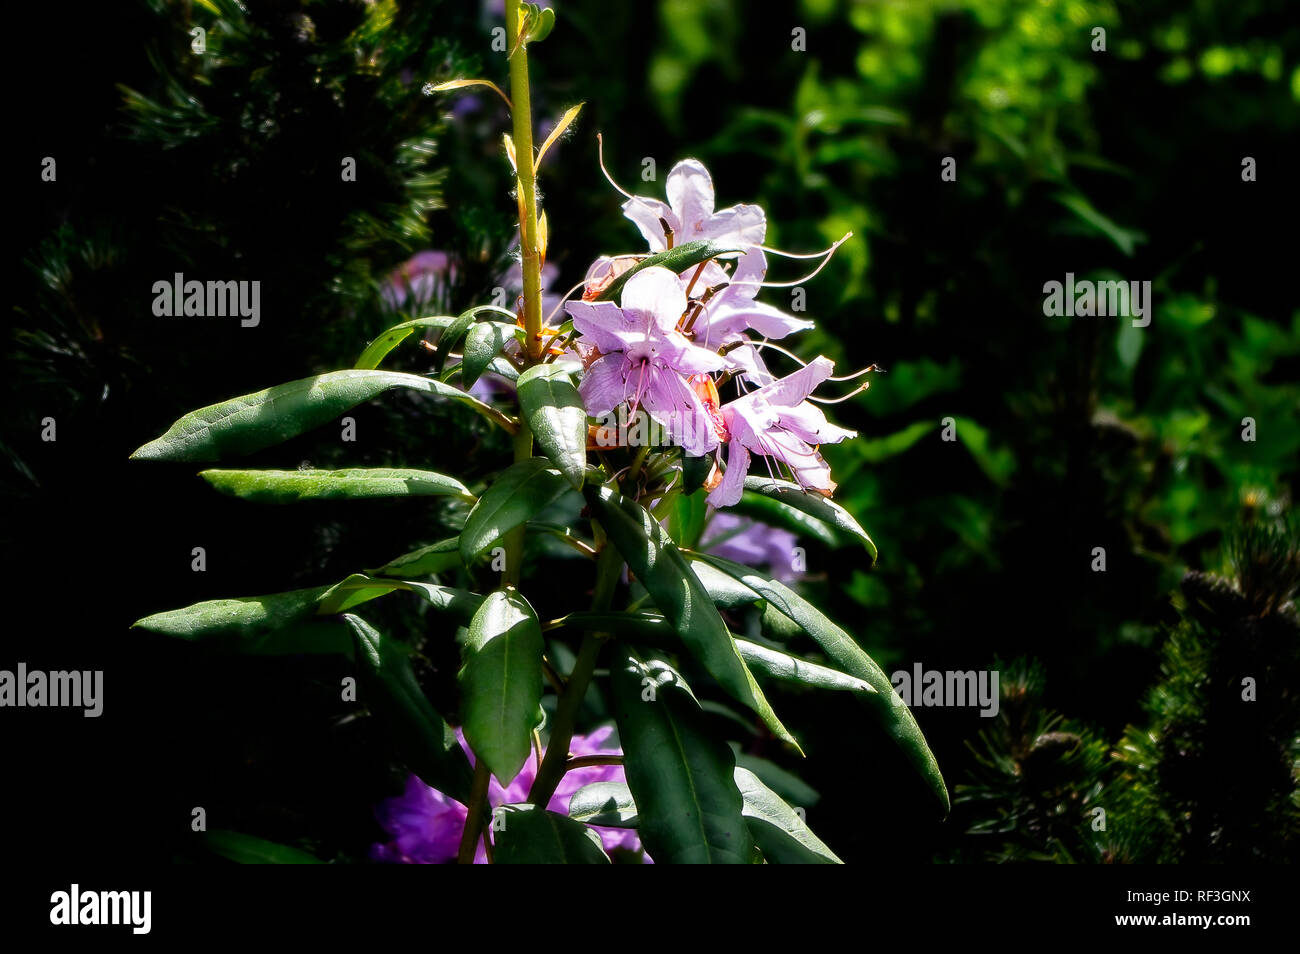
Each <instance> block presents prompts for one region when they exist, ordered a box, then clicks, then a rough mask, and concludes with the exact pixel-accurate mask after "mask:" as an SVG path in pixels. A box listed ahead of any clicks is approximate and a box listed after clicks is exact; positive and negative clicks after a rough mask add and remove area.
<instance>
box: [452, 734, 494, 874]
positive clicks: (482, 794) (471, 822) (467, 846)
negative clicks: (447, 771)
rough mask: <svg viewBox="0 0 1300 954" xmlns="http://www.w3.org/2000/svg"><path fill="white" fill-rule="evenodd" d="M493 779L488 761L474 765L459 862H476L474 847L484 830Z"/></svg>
mask: <svg viewBox="0 0 1300 954" xmlns="http://www.w3.org/2000/svg"><path fill="white" fill-rule="evenodd" d="M491 779H492V774H491V773H490V772H489V771H488V767H487V763H486V762H484V761H483V760H482V759H479V760H478V764H477V765H475V766H474V784H473V785H472V786H470V790H469V806H468V807H469V814H468V815H466V816H465V830H464V831H463V832H462V833H461V836H460V851H459V853H457V855H456V863H457V864H462V865H472V864H473V863H474V849H475V846H476V845H477V844H478V836H479V833H480V832H481V831H482V830H483V817H484V816H483V809H484V808H485V807H487V793H488V782H489V781H491Z"/></svg>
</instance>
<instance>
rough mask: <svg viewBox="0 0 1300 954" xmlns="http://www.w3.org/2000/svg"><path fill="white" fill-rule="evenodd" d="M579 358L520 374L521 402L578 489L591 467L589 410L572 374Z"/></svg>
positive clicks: (551, 454)
mask: <svg viewBox="0 0 1300 954" xmlns="http://www.w3.org/2000/svg"><path fill="white" fill-rule="evenodd" d="M578 368H579V366H578V365H577V363H576V362H572V361H563V362H555V363H552V364H538V365H534V366H533V367H531V368H529V369H528V370H527V371H525V372H524V373H523V374H521V375H519V381H518V383H517V385H516V386H517V387H518V389H519V406H520V407H521V408H522V410H523V416H524V420H526V421H527V422H528V426H529V427H530V428H532V431H533V437H535V438H536V439H537V444H538V446H539V447H541V449H542V452H543V453H544V454H546V456H547V457H549V458H550V459H551V462H552V463H553V464H555V466H556V467H558V468H559V469H560V473H562V474H563V475H564V477H565V479H566V480H568V482H569V483H570V484H572V485H573V487H574V489H575V490H578V489H581V488H582V478H583V475H584V474H585V472H586V470H587V410H586V407H585V406H584V405H583V403H582V397H581V396H580V395H579V394H578V389H577V388H576V387H574V386H573V381H572V380H571V375H572V374H573V373H574V372H575V371H576V370H578Z"/></svg>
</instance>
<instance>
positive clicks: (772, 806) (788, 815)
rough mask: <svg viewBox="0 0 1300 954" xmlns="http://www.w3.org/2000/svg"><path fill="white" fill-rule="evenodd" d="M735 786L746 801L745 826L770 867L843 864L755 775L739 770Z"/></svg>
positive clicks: (795, 813)
mask: <svg viewBox="0 0 1300 954" xmlns="http://www.w3.org/2000/svg"><path fill="white" fill-rule="evenodd" d="M736 786H737V787H738V788H739V789H740V794H741V797H743V798H744V800H745V808H744V813H745V823H746V824H747V825H748V826H749V831H750V834H752V835H753V836H754V841H756V842H757V843H758V847H759V848H760V849H762V851H763V857H764V858H766V859H767V861H768V862H769V863H770V864H779V865H842V864H844V862H842V861H841V860H840V859H839V857H838V856H837V855H836V854H835V852H833V851H831V850H830V849H829V848H827V847H826V845H825V843H823V842H822V840H821V839H820V838H818V837H817V836H816V835H814V834H813V833H812V831H811V830H810V829H809V828H808V825H807V824H806V823H805V822H804V820H803V819H802V818H800V817H799V813H798V812H796V811H795V810H794V809H793V808H791V807H790V806H789V805H787V804H786V803H785V801H784V800H783V799H782V798H781V796H780V795H778V794H776V792H774V791H772V790H771V789H770V788H768V787H767V786H766V785H764V784H763V783H762V782H761V781H759V778H758V776H757V775H755V774H754V773H753V772H751V771H749V770H748V769H743V768H739V767H737V769H736Z"/></svg>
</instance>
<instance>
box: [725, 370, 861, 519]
mask: <svg viewBox="0 0 1300 954" xmlns="http://www.w3.org/2000/svg"><path fill="white" fill-rule="evenodd" d="M834 367H835V365H834V363H833V362H831V360H830V359H829V358H824V357H818V358H816V359H814V360H813V361H812V362H810V363H809V364H808V365H807V366H806V367H803V368H800V369H799V370H798V371H796V372H794V373H793V374H789V375H786V376H785V377H784V378H780V379H778V380H776V381H773V382H772V383H771V384H766V385H764V386H763V387H761V388H758V389H757V390H755V391H751V392H749V393H748V394H746V395H744V396H743V397H740V398H737V399H736V400H734V401H732V402H730V403H729V404H725V405H723V407H722V419H723V422H724V424H725V425H726V428H727V471H726V473H725V474H723V476H722V480H721V482H719V484H718V486H717V487H715V488H714V489H713V491H712V492H710V494H709V498H708V499H709V503H711V504H713V506H715V507H729V506H731V505H733V504H735V503H737V502H739V500H740V496H741V493H742V492H743V491H744V488H745V475H746V474H747V473H748V472H749V455H750V453H751V452H752V453H755V454H762V455H763V456H765V457H772V458H775V459H776V460H778V461H780V462H781V463H783V464H785V465H786V466H787V467H789V468H790V472H791V473H792V474H793V475H794V479H795V480H796V481H797V482H798V483H799V485H800V486H802V487H804V488H805V489H809V490H817V491H820V492H821V493H824V494H830V493H831V492H832V491H833V490H834V489H835V483H834V481H832V480H831V472H830V468H829V467H827V466H826V461H825V460H823V459H822V455H821V454H819V453H818V452H817V447H818V445H821V444H836V443H839V442H840V441H842V440H844V439H845V438H846V437H855V436H857V435H856V433H855V432H854V431H848V430H845V429H844V428H842V427H836V426H835V425H834V424H831V423H829V422H828V421H827V420H826V415H825V414H823V413H822V411H821V408H819V407H817V406H816V405H815V404H812V403H810V402H809V401H808V400H807V398H808V395H810V394H812V392H813V390H814V389H815V388H816V387H817V385H819V384H821V383H822V382H823V381H825V380H826V379H827V378H828V377H830V374H831V371H832V370H834ZM719 455H720V453H719Z"/></svg>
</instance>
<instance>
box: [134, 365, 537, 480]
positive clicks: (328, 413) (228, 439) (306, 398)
mask: <svg viewBox="0 0 1300 954" xmlns="http://www.w3.org/2000/svg"><path fill="white" fill-rule="evenodd" d="M399 387H400V388H409V389H411V390H413V391H422V392H424V393H426V394H433V395H437V396H439V397H445V398H450V399H451V400H454V401H458V402H459V403H461V404H464V405H466V406H468V407H470V408H472V409H473V410H475V411H477V412H478V413H480V414H482V415H484V416H485V417H487V418H489V419H490V420H493V421H495V422H496V423H498V424H501V425H502V426H503V427H507V429H512V428H513V427H514V424H513V422H511V421H510V420H509V419H508V418H506V417H505V416H504V415H503V414H502V413H501V412H500V411H498V410H496V409H495V408H493V407H490V406H489V405H487V404H484V403H483V402H482V401H479V400H478V399H476V398H474V397H471V396H470V395H469V394H466V393H465V392H464V391H461V390H459V389H457V388H454V387H451V386H450V385H447V384H443V383H442V382H440V381H434V380H431V379H429V378H422V377H420V376H419V375H416V374H405V373H403V372H400V371H358V370H352V371H331V372H329V373H328V374H318V375H314V376H312V377H310V378H303V379H302V380H300V381H290V382H289V383H288V384H280V385H277V386H276V387H273V388H268V389H266V390H265V391H257V392H256V393H253V394H245V395H242V396H241V397H237V398H232V399H231V400H229V401H222V402H221V403H220V404H213V405H211V406H209V407H204V408H200V409H199V410H197V411H191V412H190V413H189V414H186V415H185V416H184V417H182V418H181V419H180V420H178V421H177V422H176V423H175V424H173V425H172V426H171V427H170V428H169V429H168V430H167V433H165V434H163V436H162V437H159V438H158V439H156V440H153V441H150V442H149V443H148V444H145V445H144V446H143V447H141V448H139V449H138V450H137V451H136V452H135V453H134V454H132V455H131V457H132V458H133V459H142V460H184V461H199V460H217V459H219V458H222V457H229V456H233V455H238V454H251V453H253V452H254V451H258V450H261V449H262V448H264V447H271V446H272V445H274V444H279V443H281V442H282V441H287V440H288V439H289V438H291V437H296V436H298V435H299V434H302V433H303V432H305V431H309V430H311V429H312V428H314V427H319V426H320V425H321V424H324V423H326V422H327V421H331V420H333V419H334V418H336V417H338V416H339V415H340V414H342V413H343V412H344V411H346V410H348V409H350V408H352V407H355V406H356V405H358V404H361V403H362V402H363V401H368V400H370V399H371V398H373V397H375V396H376V395H379V394H382V393H383V392H384V391H387V390H389V389H391V388H399Z"/></svg>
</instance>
